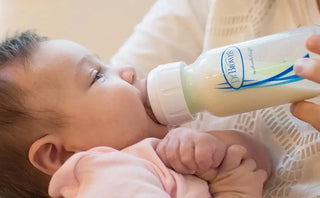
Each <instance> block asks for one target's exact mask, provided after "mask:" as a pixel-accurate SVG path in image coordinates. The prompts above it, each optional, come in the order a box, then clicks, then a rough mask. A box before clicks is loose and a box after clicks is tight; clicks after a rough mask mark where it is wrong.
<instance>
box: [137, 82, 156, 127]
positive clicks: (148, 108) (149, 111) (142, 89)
mask: <svg viewBox="0 0 320 198" xmlns="http://www.w3.org/2000/svg"><path fill="white" fill-rule="evenodd" d="M135 87H136V88H137V89H139V90H140V93H141V100H142V102H143V105H144V108H145V110H146V113H147V115H148V116H149V117H150V118H151V120H153V121H154V122H155V123H157V124H160V122H159V121H158V120H157V119H156V117H155V115H154V114H153V111H152V109H151V106H150V103H149V99H148V93H147V80H146V79H141V80H138V81H136V83H135Z"/></svg>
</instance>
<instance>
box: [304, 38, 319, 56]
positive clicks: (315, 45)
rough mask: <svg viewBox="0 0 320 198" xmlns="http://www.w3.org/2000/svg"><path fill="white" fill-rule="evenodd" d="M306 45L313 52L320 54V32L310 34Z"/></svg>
mask: <svg viewBox="0 0 320 198" xmlns="http://www.w3.org/2000/svg"><path fill="white" fill-rule="evenodd" d="M306 47H307V49H308V50H310V51H311V52H314V53H317V54H320V34H317V35H312V36H310V37H309V38H308V39H307V41H306Z"/></svg>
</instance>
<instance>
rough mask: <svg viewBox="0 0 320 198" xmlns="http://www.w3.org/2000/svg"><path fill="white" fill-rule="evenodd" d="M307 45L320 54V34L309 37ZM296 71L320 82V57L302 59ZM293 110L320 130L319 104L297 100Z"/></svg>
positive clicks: (297, 64) (292, 107) (300, 117)
mask: <svg viewBox="0 0 320 198" xmlns="http://www.w3.org/2000/svg"><path fill="white" fill-rule="evenodd" d="M306 47H307V49H308V50H309V51H311V52H314V53H317V54H320V35H313V36H311V37H309V38H308V39H307V41H306ZM294 71H295V73H296V74H297V75H299V76H301V77H303V78H306V79H309V80H312V81H314V82H317V83H320V59H310V58H304V59H300V60H298V61H297V62H296V64H295V65H294ZM319 86H320V85H319ZM291 112H292V114H293V115H294V116H296V117H297V118H299V119H300V120H303V121H305V122H308V123H310V124H311V125H312V126H313V127H314V128H316V129H317V130H318V131H320V106H319V105H318V104H314V103H311V102H307V101H302V102H297V103H294V104H292V105H291Z"/></svg>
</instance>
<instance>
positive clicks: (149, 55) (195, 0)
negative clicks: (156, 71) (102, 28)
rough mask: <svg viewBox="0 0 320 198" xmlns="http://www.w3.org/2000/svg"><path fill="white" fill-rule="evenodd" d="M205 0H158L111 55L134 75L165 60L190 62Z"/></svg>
mask: <svg viewBox="0 0 320 198" xmlns="http://www.w3.org/2000/svg"><path fill="white" fill-rule="evenodd" d="M208 4H209V0H158V1H156V3H155V4H154V5H153V7H152V8H151V9H150V11H149V12H148V13H147V14H146V15H145V17H144V18H143V20H142V21H141V23H140V24H138V25H137V26H136V27H135V29H134V32H133V34H132V35H131V36H130V37H129V38H128V40H127V41H126V42H125V43H124V45H123V46H122V47H121V48H120V49H119V51H118V52H117V53H116V54H115V55H114V56H113V57H112V59H111V61H110V64H111V65H132V66H134V67H135V68H136V69H137V71H138V76H145V75H146V74H147V72H149V71H150V70H151V69H152V68H154V67H156V66H158V65H160V64H164V63H169V62H175V61H185V62H186V63H192V62H193V61H194V60H195V59H196V58H197V57H198V56H199V54H200V53H201V51H202V46H203V37H204V31H205V25H206V19H207V15H208V9H209V6H208Z"/></svg>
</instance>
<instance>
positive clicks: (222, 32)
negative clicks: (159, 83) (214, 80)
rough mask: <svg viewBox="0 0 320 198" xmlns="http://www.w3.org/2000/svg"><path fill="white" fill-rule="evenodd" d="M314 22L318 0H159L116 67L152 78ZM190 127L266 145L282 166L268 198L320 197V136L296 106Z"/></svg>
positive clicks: (204, 120)
mask: <svg viewBox="0 0 320 198" xmlns="http://www.w3.org/2000/svg"><path fill="white" fill-rule="evenodd" d="M313 23H317V24H320V14H319V10H318V6H317V3H316V0H158V1H156V3H155V5H154V6H153V8H152V9H151V10H150V12H149V13H148V14H147V15H146V16H145V18H144V19H143V21H142V22H141V23H140V24H139V25H137V26H136V28H135V31H134V33H133V34H132V36H131V37H130V38H129V39H128V40H127V42H126V43H125V44H124V45H123V46H122V48H120V50H119V52H118V53H117V54H116V55H115V56H114V57H113V58H112V60H111V62H110V63H111V64H112V65H117V64H121V65H123V64H130V65H133V66H135V67H136V68H137V70H138V74H139V76H145V75H146V74H147V73H148V71H149V70H150V69H152V68H153V67H155V66H157V65H159V64H163V63H168V62H174V61H185V62H187V63H192V62H193V61H194V60H195V59H196V58H197V57H198V56H199V54H200V53H201V52H202V51H205V50H207V49H210V48H213V47H218V46H221V45H226V44H230V43H235V42H239V41H243V40H248V39H252V38H255V37H259V36H263V35H267V34H271V33H276V32H280V31H284V30H288V29H292V28H296V27H299V26H303V25H308V24H313ZM315 100H319V99H318V98H317V99H315ZM189 125H191V126H192V127H194V128H197V129H200V130H209V129H235V130H239V131H243V132H245V133H248V134H250V135H252V136H254V137H256V138H257V139H258V140H260V141H261V142H262V143H264V145H265V146H266V147H267V148H268V150H269V152H270V155H271V156H272V159H273V167H274V170H273V174H272V177H271V178H270V180H269V181H268V183H267V184H266V187H265V192H264V197H265V198H269V197H270V198H271V197H272V198H282V197H287V198H302V197H303V198H320V133H319V132H318V131H316V130H315V129H314V128H312V127H311V126H310V125H308V124H306V123H304V122H302V121H300V120H298V119H296V118H295V117H293V116H292V115H291V114H290V112H289V110H288V105H282V106H278V107H273V108H268V109H263V110H258V111H254V112H249V113H244V114H240V115H235V116H231V117H224V118H218V117H214V116H212V115H209V114H208V113H203V114H201V115H200V116H199V118H198V119H197V120H196V121H194V122H191V123H189Z"/></svg>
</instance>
